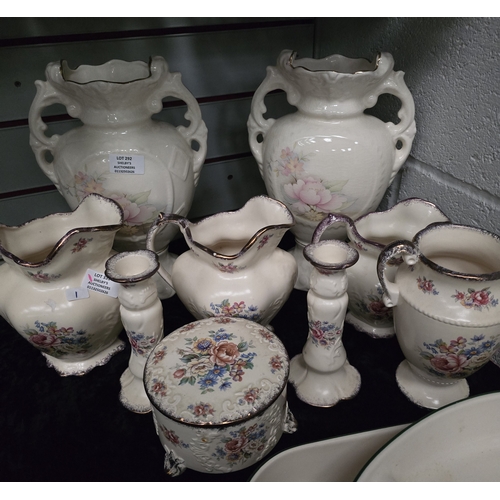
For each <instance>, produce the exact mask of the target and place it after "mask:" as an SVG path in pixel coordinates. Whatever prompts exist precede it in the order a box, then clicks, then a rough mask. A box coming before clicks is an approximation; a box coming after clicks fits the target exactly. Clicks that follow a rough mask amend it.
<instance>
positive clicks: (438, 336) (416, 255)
mask: <svg viewBox="0 0 500 500" xmlns="http://www.w3.org/2000/svg"><path fill="white" fill-rule="evenodd" d="M400 257H402V259H400ZM395 259H399V262H400V264H399V267H398V270H397V272H396V275H395V277H394V278H393V279H389V278H388V274H387V267H388V263H389V262H394V260H395ZM377 268H378V276H379V280H380V283H381V285H382V288H383V289H384V302H385V304H386V305H387V306H388V307H393V308H394V329H395V330H396V337H397V339H398V342H399V345H400V347H401V350H402V351H403V354H404V356H405V358H406V359H405V360H404V361H403V362H402V363H401V364H400V365H399V367H398V369H397V371H396V380H397V383H398V385H399V388H400V389H401V391H402V392H403V393H404V394H405V395H406V396H407V397H408V398H409V399H410V400H411V401H413V402H414V403H416V404H418V405H419V406H423V407H425V408H432V409H437V408H440V407H442V406H444V405H447V404H450V403H453V402H454V401H458V400H460V399H464V398H466V397H468V395H469V386H468V384H467V381H466V380H465V378H466V377H468V376H469V375H472V374H473V373H475V372H476V371H477V370H479V369H480V368H481V367H482V366H484V365H485V364H486V363H487V362H488V361H489V360H490V358H491V357H492V356H493V355H494V353H495V352H498V349H499V348H500V306H499V299H500V237H499V236H497V235H495V234H493V233H490V232H488V231H486V230H483V229H479V228H475V227H470V226H463V225H458V224H450V223H446V222H435V223H433V224H430V225H429V226H427V227H426V228H425V229H423V230H421V231H419V232H418V233H417V234H416V235H415V237H414V238H413V240H412V241H411V242H410V241H405V240H400V241H396V242H393V243H391V244H390V245H388V246H387V247H386V248H385V249H384V250H383V251H382V253H381V254H380V256H379V259H378V266H377Z"/></svg>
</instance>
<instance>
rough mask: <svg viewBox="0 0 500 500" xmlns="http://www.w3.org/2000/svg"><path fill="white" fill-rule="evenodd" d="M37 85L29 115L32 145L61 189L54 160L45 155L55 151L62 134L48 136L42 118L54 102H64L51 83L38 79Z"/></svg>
mask: <svg viewBox="0 0 500 500" xmlns="http://www.w3.org/2000/svg"><path fill="white" fill-rule="evenodd" d="M35 86H36V88H37V91H36V95H35V99H34V100H33V102H32V104H31V108H30V111H29V115H28V123H29V129H30V146H31V148H32V149H33V152H34V153H35V157H36V160H37V162H38V165H39V166H40V168H41V169H42V170H43V172H44V173H45V175H46V176H47V177H48V178H49V179H50V180H51V181H52V182H53V183H54V184H55V186H56V187H57V188H58V189H59V181H58V179H57V177H56V174H55V172H54V165H53V162H49V161H47V159H46V158H45V155H46V153H50V154H53V153H54V150H55V148H56V146H57V143H58V141H59V137H60V136H59V135H57V134H54V135H52V136H51V137H47V136H46V135H45V131H46V130H47V125H46V123H45V122H44V121H43V120H42V111H43V109H44V108H46V107H47V106H51V105H52V104H64V103H63V102H62V100H61V97H60V94H59V92H58V91H57V90H56V89H55V88H54V87H53V86H52V85H51V84H50V83H48V82H42V81H41V80H37V81H36V82H35Z"/></svg>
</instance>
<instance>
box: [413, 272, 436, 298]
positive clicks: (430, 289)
mask: <svg viewBox="0 0 500 500" xmlns="http://www.w3.org/2000/svg"><path fill="white" fill-rule="evenodd" d="M417 287H418V289H419V290H422V292H424V293H428V294H431V295H439V292H438V291H437V290H436V287H435V285H434V282H433V281H432V280H428V279H425V276H424V277H423V278H421V277H420V276H419V277H418V278H417Z"/></svg>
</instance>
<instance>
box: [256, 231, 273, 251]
mask: <svg viewBox="0 0 500 500" xmlns="http://www.w3.org/2000/svg"><path fill="white" fill-rule="evenodd" d="M273 236H274V234H266V235H265V236H264V237H263V238H262V239H261V240H260V241H259V245H258V246H257V250H260V249H261V248H262V247H264V246H265V245H266V244H267V242H268V241H269V239H270V238H272V237H273Z"/></svg>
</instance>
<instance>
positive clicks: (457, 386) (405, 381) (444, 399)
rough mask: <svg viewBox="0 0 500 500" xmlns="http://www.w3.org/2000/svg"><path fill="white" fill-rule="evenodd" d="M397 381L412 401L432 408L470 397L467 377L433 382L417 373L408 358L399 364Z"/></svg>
mask: <svg viewBox="0 0 500 500" xmlns="http://www.w3.org/2000/svg"><path fill="white" fill-rule="evenodd" d="M396 381H397V383H398V386H399V388H400V389H401V392H402V393H403V394H404V395H405V396H406V397H407V398H408V399H409V400H410V401H411V402H412V403H415V404H417V405H418V406H422V407H423V408H429V409H431V410H437V409H438V408H441V407H442V406H446V405H448V404H450V403H454V402H455V401H460V400H461V399H466V398H468V397H469V384H468V383H467V381H466V380H465V379H462V380H459V381H457V382H453V383H448V382H446V383H442V384H439V383H433V382H432V381H431V380H427V379H425V380H424V379H423V378H421V377H419V376H418V375H416V374H415V372H414V371H413V370H412V369H411V367H410V363H408V361H407V360H404V361H402V362H401V363H400V365H399V366H398V369H397V370H396Z"/></svg>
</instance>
